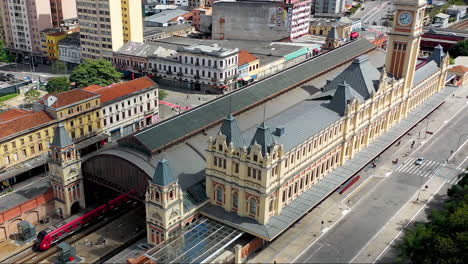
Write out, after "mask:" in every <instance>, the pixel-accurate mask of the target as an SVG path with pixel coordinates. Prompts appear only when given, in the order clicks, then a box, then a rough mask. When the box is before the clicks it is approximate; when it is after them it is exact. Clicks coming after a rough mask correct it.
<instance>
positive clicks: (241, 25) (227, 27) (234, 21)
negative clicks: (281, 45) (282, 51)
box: [212, 0, 311, 41]
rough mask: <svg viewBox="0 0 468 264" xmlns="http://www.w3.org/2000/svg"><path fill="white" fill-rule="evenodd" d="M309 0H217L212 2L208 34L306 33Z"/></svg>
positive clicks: (270, 36) (269, 36)
mask: <svg viewBox="0 0 468 264" xmlns="http://www.w3.org/2000/svg"><path fill="white" fill-rule="evenodd" d="M310 6H311V1H310V0H283V1H274V0H267V1H255V0H245V1H244V0H242V1H239V0H238V1H218V2H215V3H213V11H212V18H213V19H212V37H213V39H220V40H221V39H226V40H230V39H231V40H235V39H237V40H259V41H276V40H282V39H287V38H290V39H296V38H298V37H300V36H302V35H305V34H307V33H308V30H309V17H310Z"/></svg>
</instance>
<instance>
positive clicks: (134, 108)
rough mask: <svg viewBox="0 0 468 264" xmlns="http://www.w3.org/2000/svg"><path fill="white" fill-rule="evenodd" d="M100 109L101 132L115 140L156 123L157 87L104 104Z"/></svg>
mask: <svg viewBox="0 0 468 264" xmlns="http://www.w3.org/2000/svg"><path fill="white" fill-rule="evenodd" d="M101 109H102V130H103V132H104V133H106V134H108V135H110V136H111V139H112V140H117V139H118V138H120V137H121V136H126V135H128V134H130V133H133V132H134V131H137V130H139V129H142V128H144V127H146V126H150V125H152V124H154V123H156V122H157V118H158V113H159V110H158V109H159V99H158V89H157V86H154V87H152V88H150V89H145V90H143V91H142V92H141V93H134V94H131V96H129V97H125V98H121V100H118V101H115V102H111V103H109V104H104V105H102V106H101ZM111 132H112V133H111Z"/></svg>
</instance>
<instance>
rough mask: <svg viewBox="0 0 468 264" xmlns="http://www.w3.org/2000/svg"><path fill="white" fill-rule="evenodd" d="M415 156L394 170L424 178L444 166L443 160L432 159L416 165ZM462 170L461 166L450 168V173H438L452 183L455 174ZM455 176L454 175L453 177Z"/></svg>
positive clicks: (454, 179) (455, 178)
mask: <svg viewBox="0 0 468 264" xmlns="http://www.w3.org/2000/svg"><path fill="white" fill-rule="evenodd" d="M416 159H417V158H415V157H411V158H409V159H408V160H407V161H406V162H405V163H404V164H402V165H401V166H399V167H398V168H397V169H396V170H395V171H397V172H402V173H407V174H414V175H418V176H421V177H424V178H428V177H431V176H432V175H434V173H435V172H437V170H439V169H440V168H441V167H442V166H445V165H446V163H445V162H440V161H433V160H424V161H423V163H422V164H421V165H416V164H415V161H416ZM461 172H463V169H462V168H452V173H450V174H449V175H440V177H443V178H444V179H447V181H448V183H450V184H454V183H455V181H456V180H457V177H456V175H458V174H459V173H461ZM454 176H455V177H454Z"/></svg>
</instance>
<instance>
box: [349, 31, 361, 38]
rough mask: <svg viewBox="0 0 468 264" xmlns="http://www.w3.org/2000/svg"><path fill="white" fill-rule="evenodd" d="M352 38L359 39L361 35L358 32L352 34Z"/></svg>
mask: <svg viewBox="0 0 468 264" xmlns="http://www.w3.org/2000/svg"><path fill="white" fill-rule="evenodd" d="M351 37H352V38H355V37H359V33H357V32H351Z"/></svg>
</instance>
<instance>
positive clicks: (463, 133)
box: [447, 128, 468, 163]
mask: <svg viewBox="0 0 468 264" xmlns="http://www.w3.org/2000/svg"><path fill="white" fill-rule="evenodd" d="M448 129H450V130H452V131H453V132H455V133H456V134H457V135H458V140H457V145H456V146H455V149H454V150H451V151H450V156H449V157H448V158H447V163H448V162H449V160H450V158H452V156H455V154H454V152H456V151H457V150H458V147H459V146H460V141H461V139H462V137H464V136H468V132H466V131H462V132H461V133H460V132H458V131H457V130H455V129H452V128H448Z"/></svg>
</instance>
